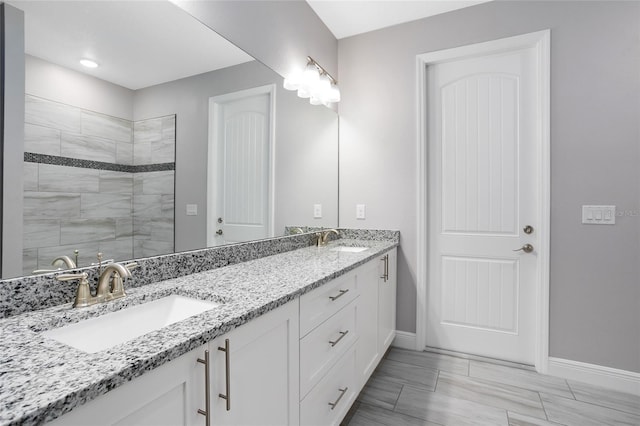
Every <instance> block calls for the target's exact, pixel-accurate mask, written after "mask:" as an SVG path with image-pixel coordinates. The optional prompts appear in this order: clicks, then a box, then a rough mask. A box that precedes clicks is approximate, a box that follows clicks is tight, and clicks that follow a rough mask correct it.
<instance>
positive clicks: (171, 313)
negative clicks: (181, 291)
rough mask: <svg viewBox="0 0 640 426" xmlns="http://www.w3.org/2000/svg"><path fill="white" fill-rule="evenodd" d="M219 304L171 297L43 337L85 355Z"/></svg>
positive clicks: (49, 331)
mask: <svg viewBox="0 0 640 426" xmlns="http://www.w3.org/2000/svg"><path fill="white" fill-rule="evenodd" d="M219 305H220V304H219V303H216V302H210V301H204V300H198V299H193V298H190V297H185V296H179V295H175V294H174V295H171V296H167V297H163V298H161V299H157V300H154V301H151V302H147V303H143V304H141V305H136V306H132V307H130V308H125V309H122V310H120V311H116V312H111V313H109V314H105V315H102V316H99V317H96V318H90V319H86V320H83V321H80V322H77V323H74V324H70V325H67V326H64V327H60V328H54V329H52V330H48V331H45V332H44V333H43V334H44V335H45V336H46V337H49V338H51V339H54V340H57V341H58V342H60V343H64V344H65V345H69V346H72V347H74V348H76V349H79V350H81V351H83V352H87V353H95V352H99V351H102V350H105V349H109V348H111V347H113V346H115V345H118V344H120V343H124V342H127V341H129V340H132V339H135V338H136V337H140V336H142V335H144V334H147V333H150V332H152V331H155V330H159V329H161V328H162V327H166V326H168V325H170V324H173V323H176V322H178V321H182V320H184V319H187V318H189V317H192V316H194V315H198V314H200V313H202V312H204V311H208V310H209V309H213V308H215V307H216V306H219Z"/></svg>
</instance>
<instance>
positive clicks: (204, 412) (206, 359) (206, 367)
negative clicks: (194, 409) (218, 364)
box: [198, 351, 211, 426]
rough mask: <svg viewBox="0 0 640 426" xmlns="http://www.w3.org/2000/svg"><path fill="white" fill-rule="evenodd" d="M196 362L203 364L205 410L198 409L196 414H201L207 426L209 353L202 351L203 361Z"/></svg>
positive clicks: (209, 418) (209, 421)
mask: <svg viewBox="0 0 640 426" xmlns="http://www.w3.org/2000/svg"><path fill="white" fill-rule="evenodd" d="M198 362H199V363H200V364H204V406H205V407H206V409H205V410H201V409H199V408H198V414H202V415H203V416H204V418H205V425H206V426H209V425H210V424H211V406H210V404H211V400H210V399H209V389H210V387H211V386H210V384H209V365H210V364H209V351H204V359H202V358H198Z"/></svg>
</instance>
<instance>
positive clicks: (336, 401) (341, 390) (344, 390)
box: [329, 387, 349, 410]
mask: <svg viewBox="0 0 640 426" xmlns="http://www.w3.org/2000/svg"><path fill="white" fill-rule="evenodd" d="M338 390H339V391H340V396H339V397H338V399H336V400H335V401H333V402H330V403H329V406H330V407H331V409H332V410H333V409H334V408H336V406H337V405H338V403H339V402H340V400H341V399H342V397H343V396H344V394H345V393H347V391H348V390H349V388H348V387H346V388H344V389H338Z"/></svg>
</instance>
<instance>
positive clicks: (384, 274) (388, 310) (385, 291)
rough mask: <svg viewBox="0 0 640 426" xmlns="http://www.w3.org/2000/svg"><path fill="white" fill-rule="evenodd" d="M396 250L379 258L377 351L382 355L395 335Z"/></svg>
mask: <svg viewBox="0 0 640 426" xmlns="http://www.w3.org/2000/svg"><path fill="white" fill-rule="evenodd" d="M397 264H398V252H397V250H396V249H393V250H391V251H390V252H388V253H387V254H386V255H384V256H382V258H381V259H380V263H379V266H380V275H379V278H378V345H379V348H378V352H379V353H380V356H384V354H385V352H386V351H387V349H389V346H391V343H392V342H393V339H394V338H395V337H396V290H397V282H398V280H397Z"/></svg>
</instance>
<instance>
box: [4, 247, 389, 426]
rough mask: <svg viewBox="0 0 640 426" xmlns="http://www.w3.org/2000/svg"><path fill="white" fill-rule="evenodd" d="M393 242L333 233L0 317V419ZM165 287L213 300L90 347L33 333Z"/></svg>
mask: <svg viewBox="0 0 640 426" xmlns="http://www.w3.org/2000/svg"><path fill="white" fill-rule="evenodd" d="M336 246H351V247H368V249H367V250H365V251H361V252H344V251H335V250H333V249H334V248H335V247H336ZM397 246H398V240H397V239H393V240H391V239H390V240H385V241H380V240H377V241H373V240H364V239H339V240H336V241H333V242H331V243H330V244H328V245H327V246H325V247H315V246H312V247H306V248H301V249H298V250H293V251H289V252H286V253H281V254H276V255H273V256H267V257H263V258H260V259H256V260H251V261H248V262H244V263H239V264H235V265H231V266H226V267H223V268H218V269H214V270H210V271H206V272H200V273H197V274H192V275H187V276H183V277H180V278H175V279H170V280H166V281H161V282H157V283H153V284H148V285H144V286H141V287H135V288H130V289H128V290H127V297H125V298H124V299H119V300H115V301H112V302H108V303H105V304H100V305H95V306H92V307H89V308H82V309H73V308H72V307H71V304H64V305H59V306H55V307H51V308H47V309H43V310H39V311H33V312H27V313H24V314H21V315H17V316H13V317H10V318H7V319H3V320H0V331H1V333H0V345H1V347H2V351H1V352H0V401H2V403H1V406H0V424H1V425H9V424H34V423H42V422H44V421H46V420H51V419H54V418H56V417H59V416H60V415H62V414H64V413H66V412H68V411H70V410H71V409H72V408H74V407H76V406H78V405H80V404H83V403H84V402H87V401H89V400H92V399H94V398H95V397H97V396H99V395H102V394H104V393H106V392H107V391H108V390H110V389H113V388H115V387H118V386H119V385H121V384H123V383H126V382H127V381H129V380H131V379H133V378H135V377H138V376H140V375H142V374H143V373H144V372H145V371H150V370H153V369H154V368H156V367H158V366H160V365H162V364H164V363H166V362H168V361H171V360H173V359H176V358H177V357H179V356H180V355H182V354H185V353H187V352H189V351H190V350H192V349H195V348H197V347H199V346H200V345H203V344H205V343H207V342H209V341H210V340H212V339H214V338H216V337H218V336H220V335H223V334H225V333H227V332H229V331H230V330H232V329H234V328H236V327H238V326H240V325H242V324H244V323H246V322H248V321H250V320H251V319H253V318H256V317H258V316H260V315H263V314H265V313H267V312H269V311H271V310H273V309H275V308H277V307H279V306H281V305H284V304H285V303H287V302H289V301H291V300H294V299H296V298H298V297H299V296H300V295H302V294H304V293H307V292H309V291H311V290H313V289H315V288H317V287H320V286H322V285H323V284H325V283H327V282H329V281H331V280H332V279H334V278H336V277H338V276H340V275H343V274H345V273H346V272H348V271H350V270H352V269H354V268H356V267H358V266H360V265H362V264H364V263H366V262H368V261H370V260H372V259H374V258H376V257H377V256H380V255H382V254H384V253H385V252H387V251H389V250H391V249H393V248H394V247H397ZM134 277H135V271H134ZM134 279H135V278H134ZM125 286H126V284H125ZM171 294H179V295H183V296H188V297H193V298H198V299H202V300H210V301H215V302H219V303H221V304H220V306H218V307H216V308H214V309H211V310H209V311H205V312H203V313H201V314H199V315H196V316H193V317H190V318H187V319H185V320H183V321H180V322H177V323H175V324H172V325H170V326H167V327H164V328H162V329H160V330H157V331H153V332H151V333H148V334H145V335H144V336H141V337H138V338H135V339H133V340H130V341H128V342H125V343H122V344H119V345H117V346H114V347H112V348H110V349H107V350H104V351H101V352H97V353H94V354H88V353H84V352H82V351H79V350H77V349H74V348H71V347H69V346H66V345H63V344H62V343H58V342H56V341H54V340H52V339H49V338H47V337H44V336H43V335H42V332H43V331H46V330H49V329H52V328H56V327H61V326H64V325H66V324H71V323H75V322H78V321H80V320H83V319H86V318H91V317H96V316H99V315H102V314H106V313H108V312H111V311H116V310H120V309H123V308H125V307H128V306H134V305H138V304H141V303H145V302H148V301H151V300H155V299H159V298H161V297H165V296H168V295H171Z"/></svg>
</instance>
